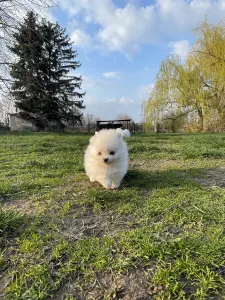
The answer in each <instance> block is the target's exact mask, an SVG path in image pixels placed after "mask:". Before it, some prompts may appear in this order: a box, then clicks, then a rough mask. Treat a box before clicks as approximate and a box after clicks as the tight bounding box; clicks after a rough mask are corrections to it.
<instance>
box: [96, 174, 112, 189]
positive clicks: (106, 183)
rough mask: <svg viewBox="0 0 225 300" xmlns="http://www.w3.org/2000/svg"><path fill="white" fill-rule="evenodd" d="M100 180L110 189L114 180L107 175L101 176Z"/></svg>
mask: <svg viewBox="0 0 225 300" xmlns="http://www.w3.org/2000/svg"><path fill="white" fill-rule="evenodd" d="M98 182H99V183H100V184H101V185H102V186H103V187H104V188H105V189H110V188H111V186H112V180H110V179H109V178H106V177H99V178H98Z"/></svg>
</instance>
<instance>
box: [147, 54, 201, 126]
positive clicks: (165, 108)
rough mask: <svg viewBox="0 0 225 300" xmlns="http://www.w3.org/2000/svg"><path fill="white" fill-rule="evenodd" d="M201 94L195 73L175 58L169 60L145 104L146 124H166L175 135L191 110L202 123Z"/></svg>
mask: <svg viewBox="0 0 225 300" xmlns="http://www.w3.org/2000/svg"><path fill="white" fill-rule="evenodd" d="M201 90H202V82H201V80H200V77H198V76H197V70H196V69H190V68H189V66H188V65H187V64H183V63H182V62H181V60H180V58H179V57H178V56H174V55H172V56H168V57H167V58H166V59H165V60H164V61H163V62H162V64H161V67H160V70H159V72H158V74H157V77H156V83H155V87H154V89H153V91H152V93H151V94H150V97H149V100H148V101H147V104H146V108H145V116H146V118H145V119H146V121H147V123H148V122H153V123H155V124H157V123H159V122H164V121H167V123H168V122H170V123H171V130H172V131H173V132H174V131H176V129H177V127H179V126H181V125H182V123H183V122H181V119H184V117H186V115H187V114H188V113H189V112H191V111H193V110H196V111H198V112H199V117H200V119H201V118H202V115H201V109H200V108H201V106H200V103H201V101H200V98H201V96H200V91H201ZM201 123H202V122H201Z"/></svg>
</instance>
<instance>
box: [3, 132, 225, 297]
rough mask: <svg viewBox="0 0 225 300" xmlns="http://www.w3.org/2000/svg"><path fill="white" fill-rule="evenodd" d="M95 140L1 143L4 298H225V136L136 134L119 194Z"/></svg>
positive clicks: (48, 136) (67, 137)
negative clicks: (89, 149)
mask: <svg viewBox="0 0 225 300" xmlns="http://www.w3.org/2000/svg"><path fill="white" fill-rule="evenodd" d="M88 139H89V136H84V135H76V134H54V133H26V134H25V133H24V134H20V133H16V134H12V133H0V170H1V172H0V200H1V203H2V207H1V209H0V246H1V252H0V274H1V277H0V298H1V299H50V298H52V299H67V300H69V299H70V300H71V299H82V300H84V299H99V300H100V299H106V300H107V299H124V300H129V299H130V300H135V299H139V300H145V299H225V285H224V284H225V232H224V231H225V134H187V135H182V134H176V135H172V134H158V135H155V134H151V135H139V134H136V135H134V136H132V137H131V138H129V139H128V140H127V143H128V147H129V152H130V166H129V171H128V174H127V175H126V177H125V178H124V180H123V183H122V185H121V188H120V189H119V190H104V189H103V188H102V187H101V186H100V185H98V184H97V183H95V184H92V183H90V182H89V181H88V178H87V177H86V176H85V174H84V168H83V154H84V150H85V147H86V146H87V144H88Z"/></svg>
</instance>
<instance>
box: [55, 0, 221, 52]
mask: <svg viewBox="0 0 225 300" xmlns="http://www.w3.org/2000/svg"><path fill="white" fill-rule="evenodd" d="M134 3H135V2H133V1H128V2H126V3H125V6H124V7H122V8H118V7H116V6H115V4H114V3H113V0H104V1H99V0H64V1H60V3H59V5H61V7H62V8H63V9H65V10H67V12H68V14H69V15H70V16H73V17H76V16H78V15H79V16H81V17H82V20H83V23H86V24H88V26H90V25H91V24H94V25H95V27H94V32H93V34H92V36H90V35H89V34H88V33H87V32H85V31H83V30H81V28H78V29H76V30H75V31H74V32H73V34H72V36H73V39H74V40H75V42H76V43H77V45H78V46H80V47H85V48H90V49H93V48H94V49H101V50H108V51H120V52H122V53H124V54H125V55H126V56H128V57H129V55H130V54H132V53H133V52H136V51H138V50H139V49H140V46H141V45H142V44H147V43H157V42H158V41H160V40H161V41H164V40H165V37H166V38H167V39H168V38H169V37H171V36H173V38H176V37H177V38H178V37H179V36H180V35H181V34H182V35H183V34H185V33H189V34H191V32H192V29H193V28H194V27H196V26H197V25H198V24H199V23H200V22H201V21H203V19H204V16H205V15H208V19H209V21H210V22H218V20H220V19H221V18H222V17H224V16H225V1H224V0H217V1H215V0H191V1H190V0H189V1H187V0H156V3H155V4H152V5H146V6H142V7H141V6H138V5H135V4H134ZM190 16H191V17H190ZM82 26H83V25H82V24H81V25H80V27H82ZM93 45H95V47H93Z"/></svg>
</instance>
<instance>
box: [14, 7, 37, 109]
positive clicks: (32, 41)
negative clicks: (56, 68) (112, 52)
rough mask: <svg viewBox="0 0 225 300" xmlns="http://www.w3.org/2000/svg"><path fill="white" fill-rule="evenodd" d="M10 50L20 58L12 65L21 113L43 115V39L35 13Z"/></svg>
mask: <svg viewBox="0 0 225 300" xmlns="http://www.w3.org/2000/svg"><path fill="white" fill-rule="evenodd" d="M14 39H15V42H14V44H13V46H12V47H11V48H10V50H11V51H12V52H13V53H14V54H15V55H16V56H17V57H18V58H19V59H18V60H17V61H16V62H15V63H13V64H12V68H11V76H12V77H13V78H14V82H13V84H12V95H13V96H14V98H15V99H16V102H15V105H16V107H17V108H19V109H20V110H21V111H24V112H27V113H34V114H37V115H40V114H41V107H40V106H39V104H40V98H42V94H43V86H42V84H41V83H42V74H41V72H40V63H41V56H42V37H41V35H40V33H39V30H38V24H37V17H36V15H35V14H34V13H33V12H30V13H29V14H28V15H27V18H26V19H25V21H24V23H23V24H21V25H20V28H19V30H18V32H16V33H15V34H14Z"/></svg>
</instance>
